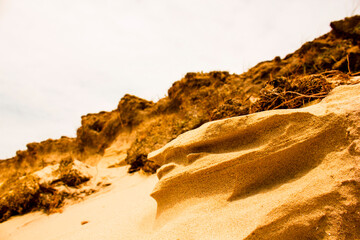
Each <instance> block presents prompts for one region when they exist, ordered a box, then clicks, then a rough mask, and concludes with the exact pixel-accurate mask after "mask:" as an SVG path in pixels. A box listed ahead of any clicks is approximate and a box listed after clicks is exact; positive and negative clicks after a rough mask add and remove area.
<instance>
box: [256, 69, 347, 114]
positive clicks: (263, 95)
mask: <svg viewBox="0 0 360 240" xmlns="http://www.w3.org/2000/svg"><path fill="white" fill-rule="evenodd" d="M349 80H350V77H349V76H348V75H347V74H344V73H342V72H340V71H330V72H324V73H321V74H313V75H305V76H295V77H293V78H286V77H278V78H275V79H272V80H270V81H268V82H267V84H266V86H265V87H264V88H263V89H262V90H261V91H260V96H259V99H258V100H257V101H256V102H255V103H254V104H253V105H251V106H250V113H254V112H260V111H267V110H272V109H290V108H299V107H302V106H304V105H305V104H307V103H309V102H312V101H314V100H318V99H322V98H324V97H325V96H326V95H327V94H328V93H329V92H330V91H331V90H332V89H333V88H334V87H335V86H337V85H340V84H347V83H349Z"/></svg>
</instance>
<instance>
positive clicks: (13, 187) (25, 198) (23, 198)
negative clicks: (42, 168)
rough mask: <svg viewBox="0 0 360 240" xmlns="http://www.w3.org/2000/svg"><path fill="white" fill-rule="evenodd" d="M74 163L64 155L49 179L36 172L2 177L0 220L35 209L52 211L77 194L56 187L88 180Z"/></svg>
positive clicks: (76, 184)
mask: <svg viewBox="0 0 360 240" xmlns="http://www.w3.org/2000/svg"><path fill="white" fill-rule="evenodd" d="M73 165H74V160H73V159H72V158H65V159H63V160H62V161H61V162H60V165H59V168H58V169H57V170H56V171H55V172H53V174H54V175H58V177H57V178H56V180H54V181H51V182H44V181H41V179H40V177H38V176H37V175H36V174H35V175H34V174H27V175H25V176H19V175H14V176H13V177H11V178H9V179H8V180H7V181H5V182H4V183H3V184H2V185H1V187H0V222H3V221H6V220H7V219H8V218H10V217H11V216H14V215H19V214H24V213H28V212H31V211H35V210H43V211H44V212H46V213H51V212H54V211H56V209H59V208H60V207H62V206H63V205H64V201H65V199H68V198H74V197H75V198H76V195H77V194H76V193H75V194H71V193H70V192H68V191H63V190H61V188H59V186H61V185H65V186H67V187H77V186H79V184H81V183H83V182H86V181H88V180H89V178H87V177H84V176H83V174H82V173H80V172H79V171H78V170H76V169H74V168H73Z"/></svg>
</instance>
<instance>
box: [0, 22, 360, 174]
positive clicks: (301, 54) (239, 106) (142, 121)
mask: <svg viewBox="0 0 360 240" xmlns="http://www.w3.org/2000/svg"><path fill="white" fill-rule="evenodd" d="M331 27H332V30H331V32H329V33H327V34H325V35H323V36H321V37H319V38H317V39H315V40H313V41H311V42H307V43H305V44H304V45H303V46H301V48H300V49H299V50H297V51H295V52H294V53H291V54H289V55H287V56H286V57H285V58H283V59H281V58H280V57H275V58H274V59H273V60H271V61H265V62H261V63H259V64H257V65H256V66H255V67H253V68H251V69H250V70H249V71H247V72H245V73H243V74H241V75H237V74H229V73H228V72H221V71H215V72H209V73H187V74H186V75H185V77H184V78H183V79H181V80H180V81H177V82H175V83H174V84H173V86H172V87H171V88H170V89H169V90H168V96H167V97H164V98H163V99H160V100H159V101H158V102H156V103H153V102H151V101H147V100H144V99H141V98H138V97H136V96H132V95H125V96H124V97H123V98H122V99H121V100H120V102H119V105H118V108H117V109H115V110H113V111H111V112H100V113H97V114H88V115H86V116H83V117H82V121H81V127H80V128H79V129H78V131H77V137H76V138H74V139H72V138H66V137H64V138H61V139H57V140H51V139H49V140H46V141H44V142H41V143H30V144H28V146H27V150H25V151H18V152H17V153H16V156H15V157H13V158H11V159H7V160H5V161H1V162H0V167H1V168H2V169H4V170H5V169H6V172H7V173H6V174H4V173H3V174H2V175H1V176H0V181H3V180H4V179H6V178H7V177H9V176H10V175H12V174H14V172H18V174H19V173H20V174H24V173H28V172H32V171H35V170H38V169H40V168H42V167H44V166H47V165H49V164H54V163H58V162H60V160H61V159H62V158H64V157H68V156H72V157H74V158H76V159H79V160H81V161H84V162H88V163H90V164H96V163H97V162H98V161H99V159H100V158H101V157H102V156H104V154H105V155H106V153H107V149H109V148H110V147H111V146H114V145H116V144H119V143H120V141H124V134H125V135H127V134H128V136H129V139H128V141H127V142H128V145H129V147H128V148H127V150H126V154H125V155H127V156H126V159H125V161H126V163H128V164H131V165H132V167H131V170H130V171H137V170H139V169H143V170H144V171H147V172H152V173H153V172H154V171H155V170H156V168H157V167H159V166H157V165H156V164H154V163H153V162H150V161H148V160H147V154H148V153H149V152H151V151H154V150H156V149H158V148H160V147H162V146H164V145H165V144H166V143H168V142H169V141H170V140H172V139H174V138H175V137H177V136H178V135H179V134H181V133H183V132H185V131H188V130H191V129H194V128H196V127H198V126H200V125H202V124H203V123H205V122H208V121H211V120H215V119H222V118H226V117H232V116H239V115H244V114H248V113H251V112H258V111H262V110H268V109H273V108H293V107H300V106H302V105H304V104H306V103H307V102H310V101H313V100H316V99H321V98H323V97H325V96H326V94H327V93H328V92H329V91H330V90H331V89H332V88H333V87H334V86H336V85H338V84H346V83H348V82H347V80H348V79H349V78H348V76H349V75H356V73H358V72H359V71H360V49H359V43H360V40H359V39H360V31H359V29H360V16H354V17H351V18H346V19H344V20H341V21H336V22H333V23H331ZM334 70H337V71H340V72H342V73H345V74H348V76H345V75H342V76H341V77H342V79H343V80H344V81H343V82H342V83H333V82H331V81H328V79H329V78H330V79H331V78H332V76H334V74H337V75H339V76H340V75H341V74H340V73H339V72H330V73H329V72H328V71H334ZM324 72H327V73H325V74H324ZM309 74H320V75H318V76H317V77H311V78H306V77H305V76H307V75H309ZM329 74H330V75H329ZM309 79H312V80H309ZM314 79H315V80H314ZM313 80H314V81H313ZM306 81H308V82H309V83H310V84H309V86H310V88H311V91H308V90H309V89H308V88H305V90H304V88H303V90H304V91H305V92H304V91H302V90H299V86H306V84H304V83H303V82H306ZM266 83H268V84H267V86H266V87H265V85H266ZM319 84H320V85H319ZM315 85H316V86H319V87H316V86H315ZM274 89H275V90H274ZM281 91H282V92H284V91H285V92H287V93H286V94H285V95H284V96H283V95H282V97H279V94H277V93H279V92H281ZM294 92H295V93H294ZM274 93H275V95H274ZM276 94H277V95H276ZM299 94H302V95H305V96H303V97H302V98H301V97H299V96H300V95H299ZM310 95H311V96H313V97H309V96H310ZM292 98H297V99H298V100H299V101H296V103H294V102H290V103H289V102H288V103H286V101H289V100H290V99H292ZM274 99H275V102H276V104H274V105H273V106H270V107H269V104H267V101H268V102H269V101H272V100H274ZM281 99H285V100H281ZM305 99H306V101H305ZM259 101H260V102H259ZM279 105H280V106H279ZM254 106H255V107H254ZM120 135H121V140H120V139H119V136H120ZM123 155H124V154H122V155H121V156H120V155H119V156H118V162H119V163H120V162H122V161H124V157H123ZM113 157H115V158H116V154H115V155H114V156H113ZM2 172H5V171H2Z"/></svg>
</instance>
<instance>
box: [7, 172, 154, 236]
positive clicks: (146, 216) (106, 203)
mask: <svg viewBox="0 0 360 240" xmlns="http://www.w3.org/2000/svg"><path fill="white" fill-rule="evenodd" d="M99 171H107V172H106V173H102V174H107V175H108V176H109V178H110V179H109V182H112V183H113V184H112V185H111V186H109V187H108V188H106V189H104V190H101V191H100V192H98V193H96V194H94V195H92V196H90V197H89V198H88V199H86V200H84V201H82V202H80V203H77V204H75V205H71V206H67V207H65V208H64V209H63V212H62V213H55V214H51V215H46V214H43V213H40V212H35V213H30V214H26V215H24V216H17V217H13V218H11V219H10V220H8V221H6V222H4V223H1V224H0V239H2V240H5V239H9V240H10V239H14V240H22V239H24V240H25V239H27V240H28V239H37V240H42V239H44V240H55V239H59V240H60V239H68V240H70V239H74V240H75V239H76V240H81V239H87V240H89V239H141V238H142V237H144V236H145V235H146V234H147V232H148V231H150V230H151V228H152V223H153V221H154V219H155V213H156V202H155V200H154V199H152V198H151V197H150V193H151V191H152V189H153V188H154V185H155V183H156V182H157V178H156V176H155V175H153V176H150V177H149V176H144V175H140V174H139V173H135V174H133V175H129V174H127V172H126V171H127V167H121V168H113V169H99ZM84 221H87V222H88V223H86V224H84V225H82V224H81V223H82V222H84ZM139 236H141V237H139Z"/></svg>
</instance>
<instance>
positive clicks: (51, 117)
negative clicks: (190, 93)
mask: <svg viewBox="0 0 360 240" xmlns="http://www.w3.org/2000/svg"><path fill="white" fill-rule="evenodd" d="M357 5H359V0H273V1H270V0H251V1H250V0H208V1H205V0H179V1H177V0H175V1H174V0H152V1H150V0H148V1H145V0H0V159H4V158H8V157H12V156H14V155H15V151H16V150H19V149H25V145H26V144H27V143H29V142H33V141H41V140H46V139H47V138H59V137H60V136H62V135H66V136H75V133H76V129H77V128H78V127H79V126H80V117H81V115H85V114H87V113H93V112H99V111H101V110H106V111H109V110H113V109H115V108H116V107H117V104H118V101H119V100H120V98H121V97H122V96H123V95H124V94H125V93H130V94H134V95H137V96H139V97H142V98H146V99H149V100H154V101H157V100H158V99H159V98H162V97H163V96H165V95H166V93H167V89H168V88H169V87H170V86H171V84H172V83H173V82H174V81H176V80H179V79H181V78H182V77H183V76H184V75H185V74H186V73H187V72H191V71H204V72H206V71H211V70H226V71H230V72H232V73H242V72H244V71H245V70H246V69H248V68H249V67H252V66H253V65H255V64H256V63H258V62H259V61H263V60H269V59H273V58H274V57H275V56H278V55H279V56H281V57H284V56H285V55H286V54H288V53H290V52H293V51H294V50H296V49H298V48H299V47H300V46H301V45H302V44H303V43H305V42H306V41H309V40H313V39H314V38H315V37H318V36H320V35H322V34H324V33H326V32H328V31H329V30H330V27H329V23H330V22H331V21H333V20H338V19H342V18H344V17H346V16H350V15H352V14H354V13H357V14H359V7H357Z"/></svg>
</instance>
